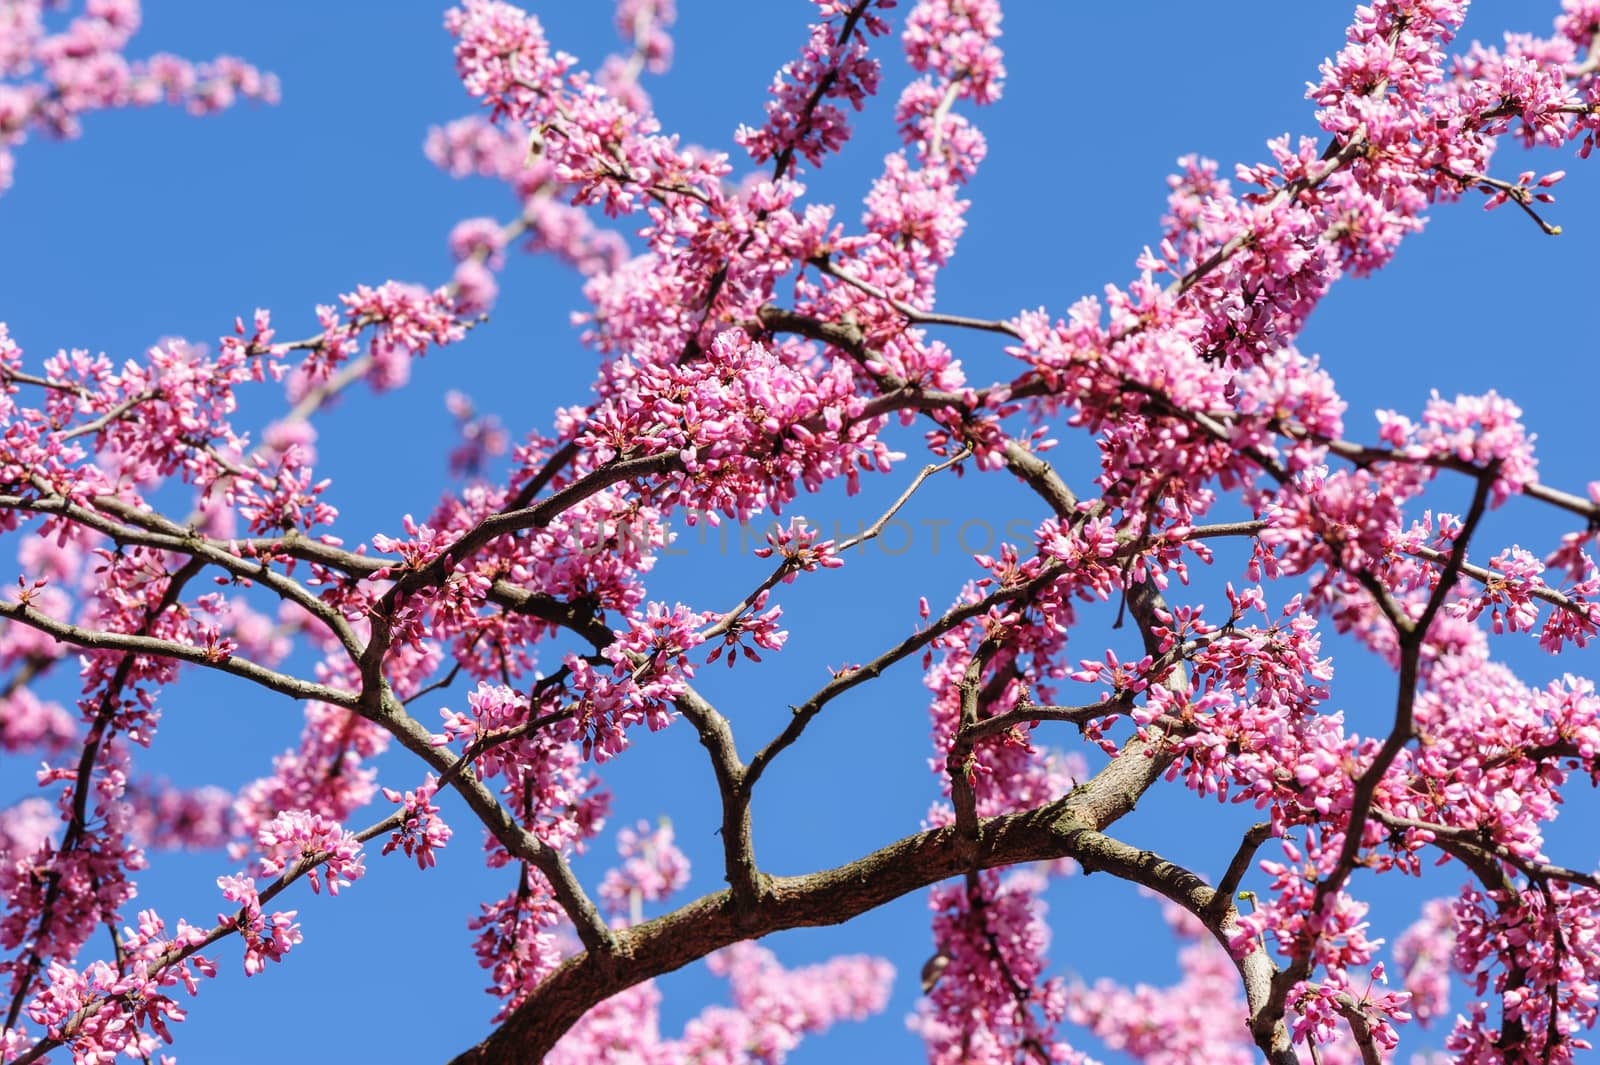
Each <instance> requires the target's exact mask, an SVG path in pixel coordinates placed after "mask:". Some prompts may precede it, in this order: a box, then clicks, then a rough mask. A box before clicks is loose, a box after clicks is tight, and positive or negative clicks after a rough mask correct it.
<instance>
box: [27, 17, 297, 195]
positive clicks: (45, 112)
mask: <svg viewBox="0 0 1600 1065" xmlns="http://www.w3.org/2000/svg"><path fill="white" fill-rule="evenodd" d="M67 6H68V5H66V4H64V3H50V2H47V0H14V2H12V3H8V4H6V6H5V9H4V10H3V11H0V78H4V79H5V81H4V82H3V83H0V193H3V192H4V191H5V190H6V189H7V188H9V187H10V186H11V181H12V175H13V169H14V166H15V162H14V158H13V155H12V150H13V149H14V148H16V147H18V146H19V145H21V144H22V143H23V142H24V141H26V140H27V139H28V137H29V135H30V134H34V133H45V134H48V135H50V136H54V137H76V136H78V135H79V134H80V133H81V131H82V123H83V118H84V116H86V115H89V114H92V113H93V112H96V111H106V110H111V109H115V108H123V107H148V106H150V105H152V104H159V103H166V104H172V105H176V106H180V107H186V108H188V110H189V111H190V112H191V113H193V114H209V113H211V112H213V111H220V110H223V109H224V108H227V107H231V106H232V105H233V103H234V102H235V101H236V100H239V99H247V100H261V101H264V102H267V103H274V102H276V101H277V99H278V79H277V78H275V77H273V76H272V75H271V74H263V73H262V72H261V71H259V70H257V69H256V68H255V67H253V66H251V65H249V64H248V63H245V62H243V61H241V60H238V59H235V58H233V57H231V56H222V57H219V58H217V59H215V60H213V61H212V62H209V63H192V62H190V61H189V60H186V59H180V58H178V57H177V56H174V55H165V54H163V55H156V56H152V57H151V58H149V59H146V60H130V59H129V58H128V57H127V56H126V55H124V54H123V50H124V49H125V48H126V47H127V46H128V42H129V41H130V40H131V39H132V38H133V36H134V34H136V33H137V32H138V31H139V22H140V2H139V0H86V2H84V3H83V4H81V10H80V11H78V12H76V13H75V14H74V15H73V16H72V18H71V19H70V20H68V21H67V22H66V24H65V25H64V26H62V27H60V28H59V29H54V30H53V29H51V28H50V26H49V22H50V21H52V19H53V16H52V14H51V12H50V11H49V9H51V8H59V7H67ZM72 6H74V7H78V6H80V5H77V4H74V5H72Z"/></svg>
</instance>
